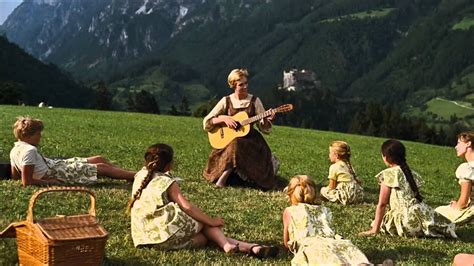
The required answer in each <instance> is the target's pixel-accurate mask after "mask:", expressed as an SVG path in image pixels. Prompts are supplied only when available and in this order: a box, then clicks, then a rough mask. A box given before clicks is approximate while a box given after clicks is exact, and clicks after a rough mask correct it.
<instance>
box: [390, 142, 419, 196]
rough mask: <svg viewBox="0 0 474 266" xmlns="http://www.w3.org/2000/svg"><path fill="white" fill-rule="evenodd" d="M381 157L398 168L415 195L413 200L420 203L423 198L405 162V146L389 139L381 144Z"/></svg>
mask: <svg viewBox="0 0 474 266" xmlns="http://www.w3.org/2000/svg"><path fill="white" fill-rule="evenodd" d="M382 155H383V156H385V159H386V160H387V162H389V163H394V164H397V165H399V166H400V168H401V169H402V171H403V174H404V175H405V178H406V180H407V181H408V184H409V185H410V188H411V190H412V191H413V193H414V194H415V198H416V199H417V200H418V202H422V201H423V197H422V196H421V194H420V191H419V189H418V186H417V185H416V182H415V179H414V178H413V174H412V172H411V169H410V167H409V166H408V163H407V161H406V151H405V146H404V145H403V144H402V143H401V142H400V141H398V140H396V139H389V140H387V141H385V142H384V143H383V144H382Z"/></svg>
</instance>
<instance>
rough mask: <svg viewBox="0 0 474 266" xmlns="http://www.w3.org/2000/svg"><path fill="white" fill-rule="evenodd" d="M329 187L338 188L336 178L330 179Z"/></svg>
mask: <svg viewBox="0 0 474 266" xmlns="http://www.w3.org/2000/svg"><path fill="white" fill-rule="evenodd" d="M328 187H329V189H336V187H337V181H336V180H334V179H329V185H328Z"/></svg>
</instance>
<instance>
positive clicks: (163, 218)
mask: <svg viewBox="0 0 474 266" xmlns="http://www.w3.org/2000/svg"><path fill="white" fill-rule="evenodd" d="M147 173H148V171H147V170H146V169H145V168H143V169H142V170H140V171H139V172H138V173H137V174H136V175H135V180H134V182H133V189H132V195H134V194H135V192H136V191H137V190H138V188H139V187H140V186H141V184H142V181H143V179H144V178H145V177H146V175H147ZM173 182H175V180H174V179H173V178H172V177H171V176H169V175H167V174H163V173H154V176H153V179H152V180H151V181H150V183H148V185H147V186H146V188H144V189H143V191H142V193H141V196H140V198H138V199H137V200H136V201H135V202H134V204H133V207H132V210H131V219H132V221H131V229H132V239H133V244H134V245H135V247H137V246H148V245H153V246H154V247H157V248H160V249H182V248H189V247H191V244H192V240H191V238H192V237H193V236H194V235H196V234H197V233H198V232H200V231H201V229H202V226H203V225H202V224H201V223H199V222H198V221H196V220H194V219H193V218H192V217H191V216H189V215H188V214H186V213H185V212H184V211H183V210H181V209H180V207H179V205H178V204H177V203H175V202H170V201H169V200H168V196H167V190H168V188H169V187H170V186H171V185H172V184H173Z"/></svg>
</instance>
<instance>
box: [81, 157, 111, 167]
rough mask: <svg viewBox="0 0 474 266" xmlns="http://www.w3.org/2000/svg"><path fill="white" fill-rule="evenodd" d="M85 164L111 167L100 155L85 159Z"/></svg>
mask: <svg viewBox="0 0 474 266" xmlns="http://www.w3.org/2000/svg"><path fill="white" fill-rule="evenodd" d="M86 159H87V162H88V163H92V164H98V163H104V164H108V165H112V164H111V163H110V162H109V161H108V160H107V159H105V158H104V157H102V156H100V155H96V156H92V157H87V158H86Z"/></svg>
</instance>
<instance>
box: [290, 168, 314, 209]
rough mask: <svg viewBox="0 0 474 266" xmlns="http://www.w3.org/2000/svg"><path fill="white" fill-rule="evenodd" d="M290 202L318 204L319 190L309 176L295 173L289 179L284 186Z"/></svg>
mask: <svg viewBox="0 0 474 266" xmlns="http://www.w3.org/2000/svg"><path fill="white" fill-rule="evenodd" d="M285 191H286V194H287V195H288V198H289V200H290V202H291V204H298V203H308V204H319V202H320V197H319V192H318V190H317V189H316V185H315V184H314V182H313V180H311V177H309V176H307V175H296V176H294V177H292V178H291V179H290V182H289V183H288V186H287V187H286V188H285Z"/></svg>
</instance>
